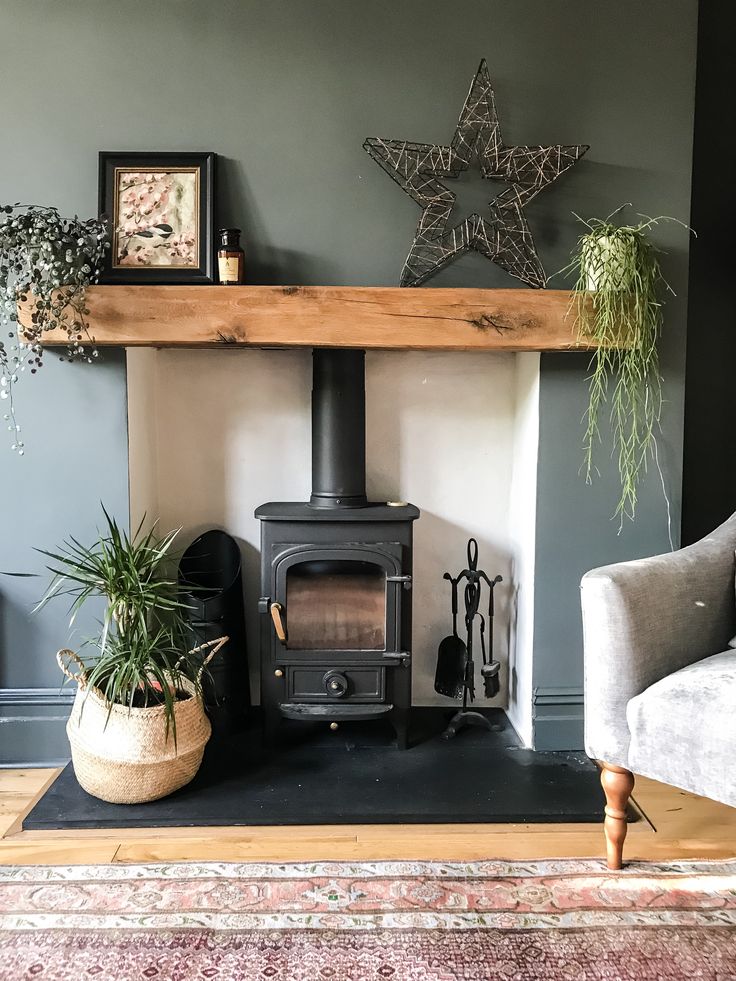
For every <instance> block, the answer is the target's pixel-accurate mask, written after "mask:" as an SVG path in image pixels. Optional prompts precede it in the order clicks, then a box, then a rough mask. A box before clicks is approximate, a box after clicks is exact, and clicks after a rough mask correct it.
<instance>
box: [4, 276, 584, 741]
mask: <svg viewBox="0 0 736 981" xmlns="http://www.w3.org/2000/svg"><path fill="white" fill-rule="evenodd" d="M87 303H88V306H89V309H90V314H89V329H90V333H91V335H92V336H93V337H94V340H95V343H97V344H98V345H100V346H105V345H109V346H117V347H125V348H126V349H127V350H128V425H129V447H130V453H129V468H130V501H131V518H132V521H133V522H134V523H137V522H138V521H139V520H140V519H141V516H142V515H143V514H146V515H147V516H148V517H149V518H151V517H153V516H156V517H158V518H159V520H160V527H161V528H162V529H169V528H171V527H179V526H181V528H182V536H181V541H182V545H186V544H187V542H188V541H189V540H191V539H192V538H194V537H195V536H196V535H197V534H199V533H200V532H201V531H203V530H204V529H207V528H213V527H221V528H223V529H225V530H226V531H228V532H229V533H230V534H232V535H233V536H234V537H235V538H236V539H238V540H239V542H240V545H241V550H242V553H243V558H244V571H245V581H246V590H247V616H248V624H247V626H248V635H249V636H248V639H249V659H250V662H251V665H252V672H255V670H256V665H257V662H258V657H257V649H258V645H257V626H256V617H257V613H256V600H257V594H258V582H259V577H258V565H259V556H258V543H259V525H258V522H257V520H256V519H255V518H254V515H253V512H254V509H255V508H256V507H257V506H259V505H261V504H263V503H264V502H266V501H269V500H291V501H299V500H301V501H307V500H308V499H309V493H310V471H311V467H310V451H311V432H310V429H311V426H310V392H311V358H310V350H311V349H312V348H314V347H352V348H359V349H365V350H366V351H367V352H368V354H367V361H366V394H367V418H366V429H367V484H368V487H367V489H368V492H369V496H370V497H371V498H372V499H373V500H375V501H386V500H405V501H410V502H411V503H413V504H415V505H417V506H418V507H419V508H420V509H421V512H422V517H421V519H420V520H419V521H418V522H417V524H416V527H415V565H414V580H415V582H414V593H413V606H414V630H413V650H412V655H413V657H412V663H413V672H412V673H413V686H414V688H413V703H414V704H415V705H428V704H429V705H431V704H438V703H440V704H446V705H447V706H448V708H449V707H451V704H452V703H450V702H449V701H448V700H445V699H442V698H441V697H439V696H437V695H436V694H435V692H434V687H433V679H434V671H435V661H436V652H437V646H438V644H439V642H440V640H441V639H442V638H443V637H444V636H445V635H446V634H447V633H448V632H449V630H450V597H449V586H448V584H447V583H446V582H445V581H443V579H442V574H443V572H445V571H446V570H447V571H452V572H455V573H457V572H458V571H459V570H460V569H461V568H462V567H463V566H464V565H465V545H466V542H467V539H468V538H469V537H471V536H473V537H475V538H476V539H477V540H478V542H479V545H480V561H481V566H482V567H483V568H485V569H486V571H487V572H488V573H489V574H491V575H495V574H497V573H498V574H501V575H502V576H503V578H504V583H503V586H502V587H501V588H499V590H498V591H497V607H496V609H497V619H496V630H495V639H496V650H495V654H496V656H497V657H498V659H499V660H500V661H501V663H502V678H501V681H502V687H501V693H500V695H499V696H498V698H497V699H495V700H494V704H496V705H499V706H503V707H505V708H506V709H507V712H508V715H509V718H510V720H511V722H512V724H513V726H514V727H515V728H516V730H517V732H518V733H519V735H520V737H521V739H522V741H523V742H524V744H525V745H530V744H531V742H532V698H533V692H532V660H533V625H534V624H533V621H534V581H535V579H534V563H535V539H536V534H535V532H536V496H537V456H538V444H539V353H538V352H540V351H569V350H572V349H579V350H585V349H589V346H588V345H587V343H586V344H582V343H581V342H580V340H579V338H577V336H576V332H575V324H574V318H571V317H569V316H568V314H569V309H570V294H569V293H567V292H565V291H559V290H531V289H490V290H482V289H427V288H422V289H413V290H406V289H398V288H392V287H340V286H282V287H268V286H243V287H233V288H223V287H217V286H184V287H177V286H149V287H143V286H132V287H131V286H101V287H95V288H93V289H91V290H89V291H88V295H87ZM30 315H31V311H30V309H29V306H28V304H25V305H23V306H21V309H20V320H21V324H23V323H27V322H28V318H29V317H30ZM65 340H66V338H65V336H64V335H63V333H59V335H58V337H56V336H54V335H49V336H47V338H46V343H47V344H52V343H64V341H65ZM254 680H255V679H254ZM480 688H481V686H479V689H480ZM256 690H257V687H256V686H254V687H253V691H254V692H255V691H256ZM479 702H480V704H483V699H482V698H479Z"/></svg>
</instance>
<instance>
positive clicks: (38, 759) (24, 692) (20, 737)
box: [0, 688, 74, 767]
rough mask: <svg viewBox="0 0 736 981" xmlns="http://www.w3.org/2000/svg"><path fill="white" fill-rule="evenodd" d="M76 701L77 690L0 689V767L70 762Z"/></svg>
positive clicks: (55, 764)
mask: <svg viewBox="0 0 736 981" xmlns="http://www.w3.org/2000/svg"><path fill="white" fill-rule="evenodd" d="M73 701H74V692H73V691H59V689H58V688H0V766H18V767H20V766H58V765H60V764H62V763H66V762H67V760H68V759H69V743H68V742H67V738H66V732H65V726H66V721H67V719H68V717H69V712H70V711H71V707H72V702H73Z"/></svg>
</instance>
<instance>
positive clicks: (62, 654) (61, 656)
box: [56, 647, 87, 687]
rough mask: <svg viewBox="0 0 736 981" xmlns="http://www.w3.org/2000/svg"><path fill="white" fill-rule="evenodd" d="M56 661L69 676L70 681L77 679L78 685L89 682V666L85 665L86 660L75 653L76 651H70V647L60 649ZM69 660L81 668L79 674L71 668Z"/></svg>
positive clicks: (82, 685)
mask: <svg viewBox="0 0 736 981" xmlns="http://www.w3.org/2000/svg"><path fill="white" fill-rule="evenodd" d="M56 661H57V663H58V665H59V667H60V668H61V670H62V673H63V674H65V675H66V676H67V678H68V679H69V680H70V681H76V682H77V684H78V685H80V686H81V687H84V685H86V684H87V668H86V667H85V666H84V662H83V661H82V659H81V658H80V657H79V655H78V654H75V653H74V651H70V650H69V649H68V648H66V647H65V648H64V649H63V650H60V651H59V652H58V654H57V655H56ZM68 661H73V662H74V664H76V665H77V667H78V668H80V671H79V674H74V672H73V671H71V669H70V668H69V664H68V663H67V662H68Z"/></svg>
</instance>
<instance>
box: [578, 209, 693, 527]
mask: <svg viewBox="0 0 736 981" xmlns="http://www.w3.org/2000/svg"><path fill="white" fill-rule="evenodd" d="M619 211H621V209H619ZM617 214H618V212H614V213H613V215H610V216H609V217H608V218H605V219H600V218H593V219H590V220H588V221H583V220H582V219H579V220H580V221H583V224H584V225H585V227H586V229H587V231H586V232H585V233H584V234H583V235H581V236H580V238H579V239H578V242H577V245H576V247H575V250H574V252H573V258H572V261H571V263H570V264H569V265H568V266H567V268H566V270H565V272H569V273H573V274H574V275H575V277H576V281H575V284H574V286H573V297H572V308H573V310H574V311H575V314H576V325H577V331H578V336H579V339H580V341H581V342H583V343H588V344H589V343H590V342H591V341H592V342H594V344H595V351H594V354H593V356H592V358H591V361H590V374H589V378H588V382H589V397H588V408H587V410H586V413H585V417H584V424H585V435H584V438H583V447H584V461H583V466H582V470H583V472H584V473H585V476H586V479H587V481H588V482H589V483H590V482H592V480H593V476H594V474H595V473H597V472H598V471H597V467H596V466H595V460H594V457H595V450H596V447H597V445H598V444H599V443H600V442H601V433H600V425H601V414H602V412H603V410H604V406H606V405H608V406H609V407H610V422H611V431H612V441H613V445H612V456H613V458H614V459H615V460H616V463H617V466H618V473H619V478H620V486H621V492H620V496H619V500H618V504H617V506H616V510H615V514H614V517H617V518H618V519H619V529H620V528H621V527H622V526H623V522H624V520H625V519H626V518H629V519H631V520H633V519H634V517H635V515H636V505H637V494H638V488H639V482H640V480H641V477H642V475H643V474H644V473H646V471H647V467H648V464H649V460H650V458H651V457H652V456H653V455H654V454H655V452H656V434H657V431H658V429H659V425H660V419H661V414H662V379H661V376H660V373H659V357H658V350H657V342H658V339H659V336H660V333H661V330H662V319H663V317H662V303H661V300H660V293H661V292H662V290H663V289H670V287H669V285H668V284H667V282H666V281H665V279H664V277H663V276H662V272H661V269H660V265H659V259H658V251H657V249H656V248H655V246H654V245H653V243H652V242H651V240H650V239H649V237H648V232H649V230H650V229H651V228H652V227H653V226H655V225H656V224H657V223H658V222H660V221H665V220H666V221H674V220H676V219H667V218H645V217H643V216H640V217H641V218H642V220H641V221H640V222H639V223H637V224H635V225H621V224H617V223H615V222H614V221H613V220H612V219H613V218H614V216H615V215H617ZM576 217H577V216H576ZM680 224H681V223H680ZM670 292H671V289H670Z"/></svg>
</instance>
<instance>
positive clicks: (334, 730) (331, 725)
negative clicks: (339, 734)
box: [330, 722, 340, 732]
mask: <svg viewBox="0 0 736 981" xmlns="http://www.w3.org/2000/svg"><path fill="white" fill-rule="evenodd" d="M339 728H340V727H339V726H338V724H337V722H330V729H332V731H333V732H336V731H337V729H339Z"/></svg>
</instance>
